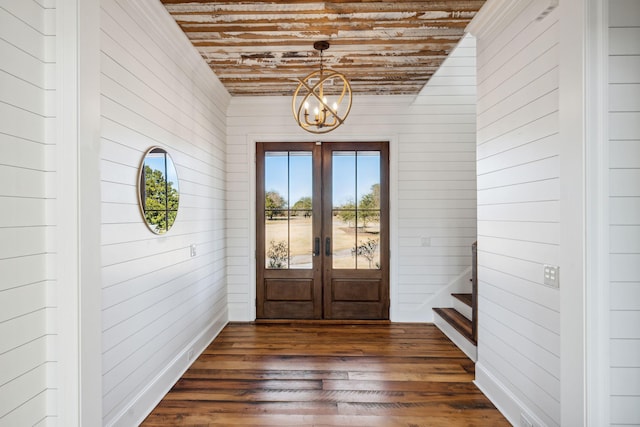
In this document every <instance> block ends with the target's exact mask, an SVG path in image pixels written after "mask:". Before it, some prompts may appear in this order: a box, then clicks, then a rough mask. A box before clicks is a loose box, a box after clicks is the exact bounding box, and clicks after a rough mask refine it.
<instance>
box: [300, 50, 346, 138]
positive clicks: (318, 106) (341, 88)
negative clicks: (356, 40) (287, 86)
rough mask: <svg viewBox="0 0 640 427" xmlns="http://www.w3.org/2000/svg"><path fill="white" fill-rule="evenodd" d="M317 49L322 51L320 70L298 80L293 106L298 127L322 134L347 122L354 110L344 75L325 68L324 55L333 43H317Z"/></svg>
mask: <svg viewBox="0 0 640 427" xmlns="http://www.w3.org/2000/svg"><path fill="white" fill-rule="evenodd" d="M313 47H314V49H316V50H319V51H320V69H319V70H318V71H314V72H312V73H311V74H309V75H308V76H306V77H305V78H303V79H298V81H299V82H300V83H299V84H298V87H297V88H296V91H295V92H294V94H293V101H292V103H291V106H292V108H293V117H294V118H295V119H296V121H297V122H298V125H300V127H301V128H302V129H304V130H306V131H307V132H311V133H316V134H318V133H327V132H331V131H332V130H334V129H335V128H337V127H338V126H340V125H341V124H342V123H344V120H345V119H346V118H347V116H348V115H349V111H351V85H350V84H349V82H348V81H347V78H346V77H345V76H344V74H341V73H339V72H337V71H334V70H331V69H329V68H323V64H322V52H323V51H325V50H327V49H329V42H327V41H319V42H315V43H314V44H313ZM310 108H313V111H311V110H310Z"/></svg>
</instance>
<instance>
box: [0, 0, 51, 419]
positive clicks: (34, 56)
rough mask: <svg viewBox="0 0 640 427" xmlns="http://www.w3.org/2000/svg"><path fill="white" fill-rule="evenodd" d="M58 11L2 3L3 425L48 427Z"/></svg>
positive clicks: (31, 4) (0, 342)
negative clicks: (52, 123) (53, 128)
mask: <svg viewBox="0 0 640 427" xmlns="http://www.w3.org/2000/svg"><path fill="white" fill-rule="evenodd" d="M54 22H55V9H54V8H53V2H49V1H19V2H18V1H2V2H0V58H2V60H0V181H1V182H2V183H3V185H2V189H0V206H1V209H0V337H2V340H0V425H1V426H22V425H49V423H50V422H52V420H54V419H55V415H56V414H55V412H54V410H53V409H52V408H53V407H54V406H55V404H54V399H55V391H54V390H53V389H54V388H55V385H54V384H52V383H51V381H50V378H53V372H54V371H55V365H56V364H55V360H54V359H53V358H52V357H50V354H51V349H52V347H53V339H54V338H53V335H54V331H53V330H52V329H51V328H52V327H53V325H52V322H50V320H51V319H52V318H53V310H54V307H53V306H52V301H51V299H50V298H49V295H52V294H53V293H54V292H55V281H54V271H52V270H50V269H49V268H48V265H51V260H52V258H51V257H53V256H54V255H53V254H52V251H51V249H50V248H51V242H50V240H49V238H48V237H49V236H51V235H53V233H52V232H51V230H52V227H53V225H54V224H53V221H52V218H51V215H50V214H51V212H52V208H53V206H54V205H53V204H54V203H55V201H54V197H55V189H54V188H52V187H51V186H49V185H48V183H50V182H51V181H52V180H53V176H54V175H53V174H54V171H53V168H52V167H51V160H52V154H53V150H54V147H55V145H54V142H55V141H54V139H53V134H52V132H50V130H51V128H50V127H49V124H48V122H50V121H52V120H53V116H54V115H55V112H54V111H53V110H52V108H51V105H53V99H54V93H55V91H54V89H55V88H54V86H53V84H54V79H53V76H54V71H55V63H54V57H55V51H54V50H53V47H54V39H55V34H54V25H53V24H54Z"/></svg>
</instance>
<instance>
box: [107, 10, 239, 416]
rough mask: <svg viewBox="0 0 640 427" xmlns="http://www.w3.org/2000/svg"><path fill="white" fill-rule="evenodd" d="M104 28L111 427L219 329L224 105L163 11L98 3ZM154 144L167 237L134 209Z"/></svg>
mask: <svg viewBox="0 0 640 427" xmlns="http://www.w3.org/2000/svg"><path fill="white" fill-rule="evenodd" d="M156 3H157V4H156ZM101 29H102V38H101V86H102V89H101V92H102V99H101V112H102V138H101V187H102V254H101V257H102V287H103V289H102V303H103V313H102V320H103V335H102V342H103V356H102V357H103V359H102V365H103V418H104V424H106V425H110V424H111V423H114V422H116V423H118V422H120V423H124V424H126V423H133V422H134V420H135V419H137V418H139V417H140V416H144V414H140V413H139V411H140V410H141V409H140V408H134V409H131V405H135V404H136V401H137V400H139V399H142V397H141V396H143V395H144V391H145V389H147V388H148V387H150V386H151V385H152V384H153V383H154V381H155V380H156V379H157V378H156V377H157V376H158V375H160V374H161V373H162V372H164V371H165V370H166V369H169V368H170V367H171V366H172V365H173V364H179V363H183V360H182V359H180V358H181V357H183V356H182V355H184V357H183V358H184V359H185V360H186V358H187V354H188V351H189V348H187V347H188V346H190V345H191V343H192V341H193V340H194V339H196V337H198V334H200V333H202V332H203V331H206V330H207V328H209V327H210V326H211V325H212V323H214V322H222V323H224V322H226V306H227V298H226V282H225V262H224V260H225V237H226V236H225V230H224V227H225V179H226V177H225V172H226V171H225V159H226V150H225V139H226V133H225V132H226V130H225V121H226V116H225V113H226V108H227V103H228V102H229V99H230V97H229V95H228V93H227V92H226V90H225V89H224V88H223V87H222V85H221V84H220V83H219V81H218V80H217V78H215V76H214V75H213V74H212V73H211V71H210V70H209V68H208V67H207V66H206V64H205V63H204V62H203V61H202V60H201V58H200V57H199V55H197V53H196V52H195V51H194V49H193V47H192V46H191V45H190V44H189V43H188V42H187V41H186V38H185V37H184V35H183V34H181V33H180V32H179V31H178V30H177V27H176V25H175V22H173V21H172V20H171V18H170V17H168V15H167V14H166V11H165V10H164V8H162V6H161V5H160V3H159V2H145V3H144V4H143V3H138V2H129V1H123V0H105V1H103V2H102V13H101ZM151 146H161V147H163V148H165V149H166V150H167V151H168V152H169V154H170V155H171V157H172V159H173V161H174V162H175V164H176V169H177V173H178V179H179V189H180V207H179V211H178V215H177V219H176V222H175V224H174V226H173V228H172V229H171V230H170V232H169V233H168V234H166V235H164V236H157V235H154V234H153V233H151V232H150V231H149V230H148V229H147V227H146V225H145V224H144V222H143V219H142V216H141V214H140V211H139V208H138V202H137V192H136V191H137V190H136V182H137V176H138V167H139V165H140V161H141V159H142V156H143V153H144V152H145V151H146V150H147V149H148V148H149V147H151ZM192 244H195V245H196V252H197V256H196V257H194V258H191V257H190V250H189V247H190V245H192ZM209 338H212V337H209ZM174 380H175V378H174ZM164 391H166V390H164ZM164 391H163V392H164ZM143 397H144V399H150V400H152V401H153V400H154V399H159V398H161V397H162V396H161V394H160V395H158V396H151V397H149V396H143ZM144 409H145V408H142V410H144ZM147 409H149V410H150V408H147ZM124 417H131V418H124ZM123 420H127V421H123Z"/></svg>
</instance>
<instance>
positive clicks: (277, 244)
mask: <svg viewBox="0 0 640 427" xmlns="http://www.w3.org/2000/svg"><path fill="white" fill-rule="evenodd" d="M267 258H269V262H268V265H269V268H287V264H288V263H289V246H288V245H287V242H286V241H284V240H278V241H275V240H271V241H270V242H269V249H267Z"/></svg>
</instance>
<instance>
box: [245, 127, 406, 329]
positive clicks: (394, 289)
mask: <svg viewBox="0 0 640 427" xmlns="http://www.w3.org/2000/svg"><path fill="white" fill-rule="evenodd" d="M323 139H326V140H327V141H330V142H370V141H386V142H388V144H389V320H390V321H391V322H393V321H394V320H395V319H396V317H397V315H398V268H397V267H398V136H397V135H395V136H388V135H386V136H385V135H361V136H359V137H357V138H356V137H345V136H343V137H331V138H323ZM317 141H318V138H308V137H307V138H303V137H296V136H292V135H291V134H283V135H273V134H270V135H269V136H267V137H264V136H262V135H256V134H249V135H247V162H248V179H249V182H248V194H247V198H248V199H247V203H248V206H249V216H248V218H247V221H248V224H247V228H248V230H249V235H248V236H247V238H248V239H249V242H248V243H249V244H248V245H247V246H248V247H249V253H250V254H251V255H250V260H249V261H250V262H249V264H250V265H249V278H248V279H249V280H248V283H247V285H248V287H249V289H248V292H247V301H246V304H247V309H246V311H245V313H246V318H243V319H234V320H238V321H240V320H241V321H247V322H251V321H255V320H256V303H257V301H256V298H257V296H256V279H257V273H256V234H257V232H256V191H257V190H256V143H258V142H290V143H295V142H317Z"/></svg>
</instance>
